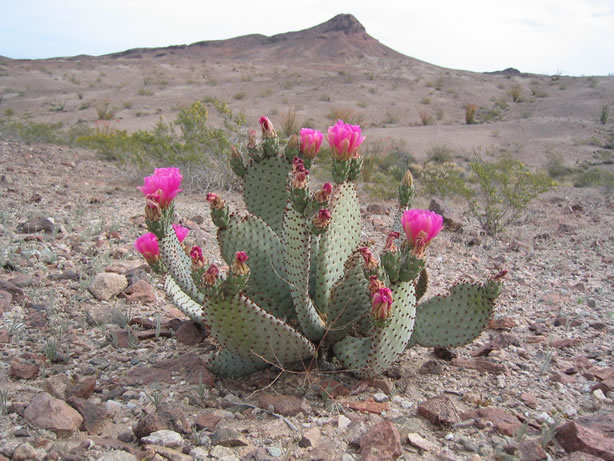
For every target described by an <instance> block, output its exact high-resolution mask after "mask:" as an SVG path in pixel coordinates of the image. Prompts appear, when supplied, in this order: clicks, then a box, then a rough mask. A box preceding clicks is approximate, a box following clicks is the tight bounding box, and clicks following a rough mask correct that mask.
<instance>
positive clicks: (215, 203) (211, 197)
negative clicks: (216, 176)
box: [207, 192, 226, 210]
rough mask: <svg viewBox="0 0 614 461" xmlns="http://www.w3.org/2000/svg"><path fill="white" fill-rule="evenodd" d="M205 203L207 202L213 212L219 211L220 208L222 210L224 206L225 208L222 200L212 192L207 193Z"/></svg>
mask: <svg viewBox="0 0 614 461" xmlns="http://www.w3.org/2000/svg"><path fill="white" fill-rule="evenodd" d="M207 202H209V205H210V206H211V208H213V209H214V210H221V209H222V208H224V206H226V203H225V202H224V200H222V198H221V197H220V196H219V195H217V194H215V193H213V192H208V193H207Z"/></svg>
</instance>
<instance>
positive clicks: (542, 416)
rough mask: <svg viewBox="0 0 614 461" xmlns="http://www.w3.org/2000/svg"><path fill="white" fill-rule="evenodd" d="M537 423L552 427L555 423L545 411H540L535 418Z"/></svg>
mask: <svg viewBox="0 0 614 461" xmlns="http://www.w3.org/2000/svg"><path fill="white" fill-rule="evenodd" d="M536 419H537V421H539V422H540V423H546V424H548V425H550V426H552V425H553V424H554V423H555V421H554V418H553V417H552V416H550V415H549V414H548V413H546V412H545V411H542V412H541V413H539V414H538V415H537V416H536Z"/></svg>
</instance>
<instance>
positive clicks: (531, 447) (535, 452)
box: [517, 440, 548, 461]
mask: <svg viewBox="0 0 614 461" xmlns="http://www.w3.org/2000/svg"><path fill="white" fill-rule="evenodd" d="M517 455H518V457H519V458H520V461H541V460H542V459H547V458H548V457H547V456H546V452H545V451H544V449H543V448H542V446H541V444H539V443H538V442H537V441H535V440H529V441H528V442H524V443H522V444H520V446H519V447H518V452H517Z"/></svg>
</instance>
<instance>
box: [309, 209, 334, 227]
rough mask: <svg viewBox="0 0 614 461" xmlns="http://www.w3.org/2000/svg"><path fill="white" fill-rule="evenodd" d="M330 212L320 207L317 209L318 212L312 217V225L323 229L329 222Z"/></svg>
mask: <svg viewBox="0 0 614 461" xmlns="http://www.w3.org/2000/svg"><path fill="white" fill-rule="evenodd" d="M330 219H331V214H330V210H327V209H326V208H322V209H321V210H320V211H318V214H317V215H315V216H314V218H313V225H314V226H315V227H317V228H318V229H325V228H327V227H328V225H329V224H330Z"/></svg>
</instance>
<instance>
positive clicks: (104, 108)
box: [96, 102, 115, 120]
mask: <svg viewBox="0 0 614 461" xmlns="http://www.w3.org/2000/svg"><path fill="white" fill-rule="evenodd" d="M96 115H97V116H98V120H112V119H113V117H115V111H114V109H112V108H111V105H110V104H109V103H108V102H105V103H103V104H97V105H96Z"/></svg>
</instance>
